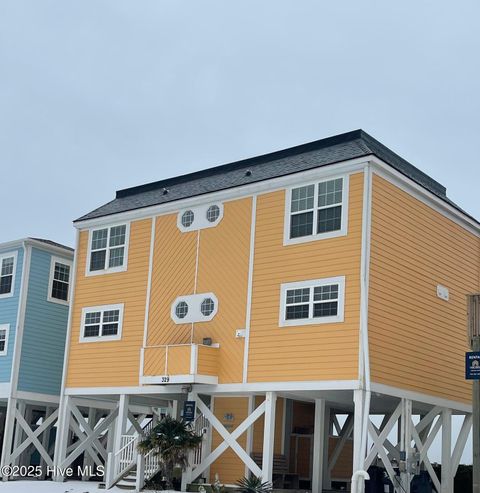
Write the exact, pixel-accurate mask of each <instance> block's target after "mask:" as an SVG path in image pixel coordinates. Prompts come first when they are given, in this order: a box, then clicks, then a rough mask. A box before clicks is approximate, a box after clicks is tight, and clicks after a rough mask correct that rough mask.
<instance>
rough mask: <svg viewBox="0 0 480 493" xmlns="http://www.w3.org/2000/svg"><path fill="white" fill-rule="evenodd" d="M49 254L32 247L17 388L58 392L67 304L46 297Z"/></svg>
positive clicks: (28, 390) (63, 349) (30, 390)
mask: <svg viewBox="0 0 480 493" xmlns="http://www.w3.org/2000/svg"><path fill="white" fill-rule="evenodd" d="M55 256H56V257H59V255H58V254H56V255H55ZM51 258H52V254H51V253H49V252H46V251H44V250H40V249H37V248H32V253H31V261H30V273H29V282H28V294H27V304H26V308H25V323H24V327H23V339H22V351H21V356H20V370H19V376H18V390H23V391H27V392H40V393H44V394H52V395H58V394H59V393H60V387H61V383H62V371H63V355H64V351H65V337H66V333H67V321H68V306H66V305H62V304H58V303H54V302H51V301H48V300H47V297H48V284H49V277H50V263H51ZM65 260H67V258H65Z"/></svg>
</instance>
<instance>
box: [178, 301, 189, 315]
mask: <svg viewBox="0 0 480 493" xmlns="http://www.w3.org/2000/svg"><path fill="white" fill-rule="evenodd" d="M187 313H188V305H187V303H185V301H180V302H179V303H177V306H176V307H175V315H176V316H177V317H178V318H185V317H186V316H187Z"/></svg>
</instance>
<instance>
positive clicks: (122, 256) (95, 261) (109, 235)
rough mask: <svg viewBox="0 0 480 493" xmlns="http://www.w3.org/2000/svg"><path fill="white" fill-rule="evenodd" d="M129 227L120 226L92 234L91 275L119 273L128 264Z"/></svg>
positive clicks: (89, 269)
mask: <svg viewBox="0 0 480 493" xmlns="http://www.w3.org/2000/svg"><path fill="white" fill-rule="evenodd" d="M128 234H129V225H128V224H120V225H116V226H110V227H107V228H100V229H93V230H92V231H91V232H90V245H89V261H88V272H89V273H103V272H116V271H117V272H118V271H122V270H125V268H126V264H127V249H128Z"/></svg>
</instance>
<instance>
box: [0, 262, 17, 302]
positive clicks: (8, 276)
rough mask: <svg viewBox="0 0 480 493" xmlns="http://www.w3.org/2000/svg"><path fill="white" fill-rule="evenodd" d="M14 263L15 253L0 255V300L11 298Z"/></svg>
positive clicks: (13, 282) (13, 287) (13, 286)
mask: <svg viewBox="0 0 480 493" xmlns="http://www.w3.org/2000/svg"><path fill="white" fill-rule="evenodd" d="M16 263H17V254H16V252H14V253H7V254H2V255H0V298H8V297H9V296H13V291H14V289H15V267H16Z"/></svg>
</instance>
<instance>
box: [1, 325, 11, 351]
mask: <svg viewBox="0 0 480 493" xmlns="http://www.w3.org/2000/svg"><path fill="white" fill-rule="evenodd" d="M1 331H5V339H3V341H5V343H4V345H3V351H0V356H6V355H7V354H8V338H9V335H10V324H0V332H1Z"/></svg>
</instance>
